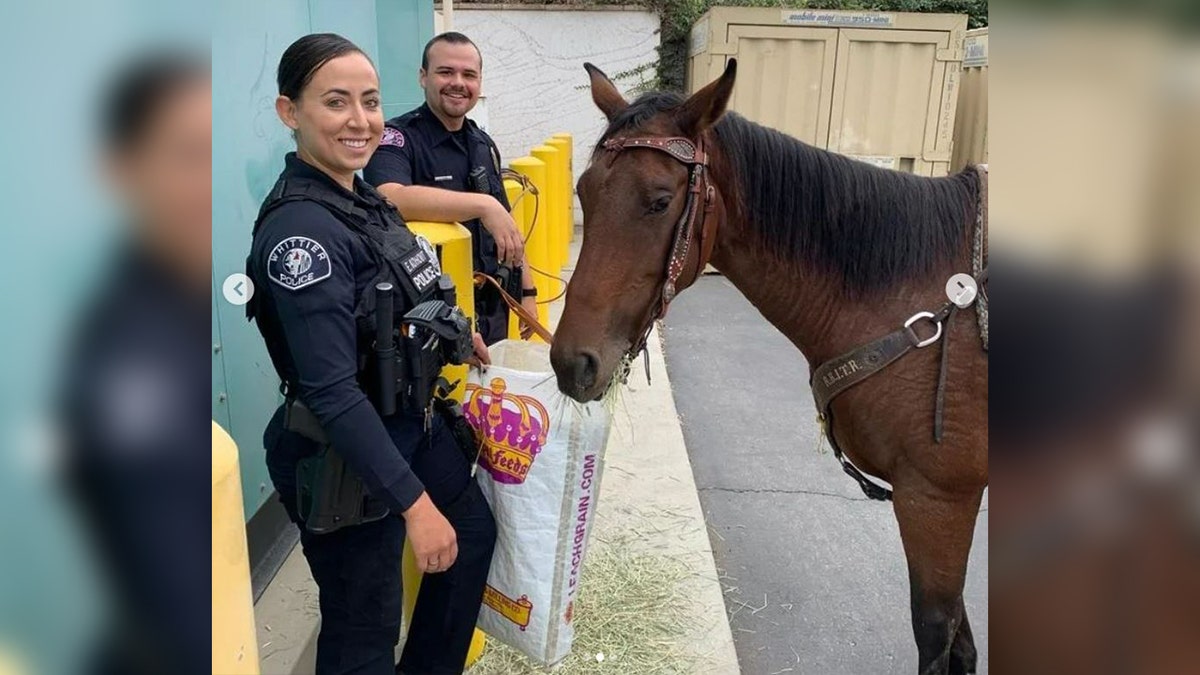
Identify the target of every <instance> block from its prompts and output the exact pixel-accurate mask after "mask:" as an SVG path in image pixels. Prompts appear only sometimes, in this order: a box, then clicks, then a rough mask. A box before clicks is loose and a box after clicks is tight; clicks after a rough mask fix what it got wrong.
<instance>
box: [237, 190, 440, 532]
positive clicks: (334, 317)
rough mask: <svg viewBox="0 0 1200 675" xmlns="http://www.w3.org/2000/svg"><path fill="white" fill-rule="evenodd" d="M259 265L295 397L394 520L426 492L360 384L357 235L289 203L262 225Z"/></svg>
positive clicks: (319, 211)
mask: <svg viewBox="0 0 1200 675" xmlns="http://www.w3.org/2000/svg"><path fill="white" fill-rule="evenodd" d="M262 227H263V231H262V233H261V234H262V235H263V236H265V237H266V244H267V245H266V246H265V247H264V249H263V250H262V253H260V254H259V257H258V259H256V260H255V261H254V264H255V265H258V266H259V272H260V273H261V277H260V278H263V279H267V280H268V281H267V282H266V283H265V284H264V286H265V288H260V289H257V290H258V291H259V292H261V293H269V294H270V297H271V300H272V304H273V305H274V306H275V309H276V312H277V314H278V316H279V321H280V324H281V327H282V332H283V335H284V339H285V341H286V342H287V350H288V353H289V354H290V355H291V357H292V361H293V364H294V367H295V369H296V374H297V380H298V382H296V385H297V387H298V389H299V391H297V392H296V394H297V395H298V396H299V398H300V400H301V401H303V402H304V404H305V405H307V406H308V407H309V409H311V410H312V412H313V413H314V414H315V415H316V417H317V420H318V421H319V422H320V424H321V428H322V429H324V431H325V434H326V435H327V436H328V437H329V441H330V443H331V444H332V446H333V447H334V448H335V449H336V450H337V451H338V452H339V453H341V455H342V457H343V458H344V459H345V460H346V464H348V465H349V466H350V468H351V469H352V470H353V471H354V472H355V473H356V474H358V475H359V476H360V477H361V478H362V479H363V481H364V482H365V483H366V486H367V488H368V489H369V490H370V491H371V494H373V495H375V496H377V497H379V498H380V499H382V500H383V501H385V502H386V503H387V504H388V506H389V507H390V508H391V509H392V510H393V512H395V513H401V512H403V511H406V510H408V508H409V507H410V506H412V504H413V502H415V501H416V500H417V498H418V497H420V496H421V493H422V492H424V490H425V488H424V486H423V485H422V484H421V481H420V480H419V479H418V478H417V477H416V475H415V474H414V473H413V472H412V469H411V468H410V467H409V465H408V463H407V462H406V461H405V460H404V458H403V457H402V456H401V454H400V451H399V450H398V449H397V448H396V445H395V443H393V442H392V439H391V437H390V436H389V435H388V432H387V429H386V428H385V427H384V425H383V420H382V419H380V417H379V414H378V413H377V412H376V411H375V408H374V407H372V406H371V403H370V401H369V400H368V399H367V395H366V393H365V392H363V390H362V388H361V387H359V385H358V381H357V379H356V374H357V371H358V367H357V342H356V338H357V336H356V333H355V320H354V305H355V300H356V298H355V283H354V282H355V275H354V269H353V254H352V252H351V243H352V239H351V237H352V236H353V235H352V234H351V233H350V232H349V231H348V230H347V229H346V227H345V225H343V224H341V223H340V222H338V221H337V220H336V219H335V218H334V217H333V216H332V215H331V214H330V213H329V212H328V211H326V210H325V209H324V207H322V206H320V205H317V204H313V203H309V202H296V203H292V204H285V205H283V206H281V207H280V208H279V209H278V210H276V211H275V212H274V213H272V214H271V215H270V216H268V218H267V219H266V220H265V221H264V222H263V225H262Z"/></svg>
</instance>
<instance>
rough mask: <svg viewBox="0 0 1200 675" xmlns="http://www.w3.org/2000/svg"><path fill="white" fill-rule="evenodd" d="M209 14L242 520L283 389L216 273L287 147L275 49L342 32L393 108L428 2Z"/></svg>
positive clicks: (238, 245)
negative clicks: (363, 55) (364, 57)
mask: <svg viewBox="0 0 1200 675" xmlns="http://www.w3.org/2000/svg"><path fill="white" fill-rule="evenodd" d="M215 14H216V17H217V18H216V23H217V25H216V26H215V30H214V31H213V36H214V37H213V42H212V64H213V231H212V245H213V280H212V283H213V302H212V304H213V318H212V333H213V369H212V397H213V398H212V416H213V419H214V420H216V421H217V422H218V423H219V424H220V425H221V426H222V427H224V428H225V429H226V430H228V431H229V433H230V434H231V435H232V436H233V439H234V440H235V441H236V442H237V444H238V449H239V452H240V453H241V469H242V491H243V497H244V504H245V510H246V518H247V520H248V519H249V518H250V516H252V515H253V514H254V513H255V511H257V510H258V508H259V507H260V506H262V504H263V503H264V502H265V501H266V499H267V498H268V497H269V496H270V494H271V491H272V487H271V480H270V477H269V476H268V474H267V467H266V461H265V451H264V449H263V447H262V431H263V428H264V427H265V426H266V424H267V421H268V420H269V419H270V417H271V415H272V414H273V413H274V411H275V409H276V408H277V407H278V405H279V403H280V402H281V401H282V398H281V396H280V395H279V380H278V378H277V377H276V376H275V371H274V369H273V368H272V366H271V361H270V358H269V357H268V356H267V350H266V347H265V346H264V345H263V343H262V338H261V337H260V336H259V334H258V329H257V328H256V327H255V326H254V325H253V324H252V323H249V322H247V321H246V318H245V310H244V308H242V307H235V306H233V305H230V304H229V303H228V302H226V301H225V299H224V297H223V296H222V295H221V283H222V282H223V281H224V279H225V277H227V276H229V275H230V274H233V273H234V272H241V271H243V269H244V268H245V258H246V253H247V252H248V251H249V248H250V230H251V228H252V226H253V224H254V218H255V216H256V215H257V213H258V207H259V204H261V203H262V200H263V198H264V197H265V196H266V194H267V192H268V191H269V190H270V188H271V186H272V185H274V183H275V178H276V177H277V176H278V175H279V172H280V170H282V168H283V156H284V154H285V153H287V152H288V151H290V150H292V149H293V147H294V146H293V143H292V140H291V138H290V136H289V135H288V133H287V129H286V128H285V127H284V126H283V124H282V123H280V122H279V119H278V118H277V117H276V116H275V96H276V88H275V69H276V66H277V65H278V63H279V57H280V55H282V54H283V50H284V49H286V48H287V46H288V45H289V44H291V43H292V42H293V41H294V40H296V38H299V37H300V36H302V35H305V34H307V33H318V32H332V33H339V34H341V35H344V36H345V37H347V38H349V39H350V40H352V41H354V42H355V43H356V44H357V45H358V46H360V47H362V48H363V50H364V51H366V52H367V54H368V55H369V56H370V57H371V59H372V60H373V61H375V64H376V66H377V68H378V69H379V74H380V80H381V84H380V87H381V90H382V92H383V98H384V111H385V114H386V115H387V116H389V117H390V116H393V115H397V114H400V113H402V112H404V111H406V110H408V109H410V108H412V107H414V106H416V105H418V104H419V103H420V102H421V101H422V100H423V96H422V94H421V91H420V88H419V87H418V85H417V70H418V69H419V68H420V65H421V49H422V47H424V45H425V42H426V41H427V40H429V38H431V37H433V0H308V1H307V2H305V1H301V0H256V1H255V2H250V3H245V2H238V1H235V0H220V3H219V9H218V10H217V11H216V13H215Z"/></svg>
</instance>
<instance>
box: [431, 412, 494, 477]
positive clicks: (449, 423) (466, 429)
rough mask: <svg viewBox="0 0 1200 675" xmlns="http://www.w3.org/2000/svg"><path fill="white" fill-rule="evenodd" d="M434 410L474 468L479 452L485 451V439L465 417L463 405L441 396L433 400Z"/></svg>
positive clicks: (468, 462)
mask: <svg viewBox="0 0 1200 675" xmlns="http://www.w3.org/2000/svg"><path fill="white" fill-rule="evenodd" d="M433 409H434V410H435V411H436V412H437V414H439V415H441V416H442V421H443V422H445V424H446V430H447V431H449V432H450V434H451V435H452V436H453V437H454V444H455V445H456V446H458V449H459V451H460V452H462V453H463V456H464V457H466V458H467V464H470V465H471V466H474V465H475V463H476V462H477V461H478V460H479V452H480V451H481V450H482V449H483V439H482V437H480V436H479V434H478V432H477V431H476V430H475V427H473V426H471V423H470V422H468V421H467V418H466V416H465V415H463V411H462V405H461V404H459V402H458V401H455V400H454V399H451V398H442V397H440V396H439V397H437V398H434V399H433Z"/></svg>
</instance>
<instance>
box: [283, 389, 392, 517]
mask: <svg viewBox="0 0 1200 675" xmlns="http://www.w3.org/2000/svg"><path fill="white" fill-rule="evenodd" d="M284 428H286V429H287V430H289V431H293V432H295V433H297V434H300V435H301V436H303V437H305V438H307V439H309V440H311V441H314V442H315V443H318V444H320V446H321V449H320V451H318V452H317V454H315V455H312V456H310V457H305V458H303V459H301V460H300V461H299V462H298V463H297V464H296V492H297V494H296V505H297V509H298V510H299V512H300V517H301V518H303V519H304V527H305V528H306V529H307V530H308V531H309V532H312V533H313V534H326V533H329V532H333V531H334V530H338V529H340V528H343V527H346V526H347V525H358V524H360V523H369V522H372V521H376V520H379V519H381V518H383V517H385V516H387V515H388V508H387V505H385V504H384V503H383V502H382V501H380V500H378V499H376V498H374V497H372V496H371V494H370V492H368V491H367V488H366V486H365V485H363V482H362V479H361V478H359V477H358V476H357V475H355V474H354V472H353V471H351V470H350V467H348V466H346V462H345V460H343V459H342V456H341V455H340V454H339V453H337V452H336V451H335V450H334V449H333V447H332V446H330V444H329V439H328V437H326V436H325V432H324V430H322V429H321V425H320V423H318V421H317V417H316V415H314V414H313V413H312V411H311V410H309V409H308V407H307V406H305V405H304V404H303V403H301V402H300V401H299V400H296V399H294V400H291V401H288V402H287V404H286V408H285V409H284Z"/></svg>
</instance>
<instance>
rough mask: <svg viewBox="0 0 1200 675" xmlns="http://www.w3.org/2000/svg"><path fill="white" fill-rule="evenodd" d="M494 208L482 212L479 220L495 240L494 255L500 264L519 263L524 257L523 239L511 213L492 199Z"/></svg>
mask: <svg viewBox="0 0 1200 675" xmlns="http://www.w3.org/2000/svg"><path fill="white" fill-rule="evenodd" d="M492 201H493V203H495V205H496V206H495V208H493V209H491V210H489V211H488V212H487V213H485V214H483V217H482V218H480V219H479V222H481V223H483V227H484V228H485V229H486V230H487V231H488V232H490V233H491V235H492V238H493V239H495V240H496V255H497V256H498V257H499V258H500V264H502V265H519V264H520V263H521V261H522V260H524V259H525V241H524V240H523V239H521V230H520V228H518V227H517V223H516V222H515V221H514V220H513V217H512V214H511V213H509V212H508V211H506V210H505V209H504V205H503V204H501V203H500V202H497V201H495V200H492Z"/></svg>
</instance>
